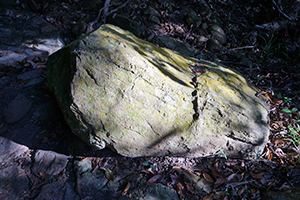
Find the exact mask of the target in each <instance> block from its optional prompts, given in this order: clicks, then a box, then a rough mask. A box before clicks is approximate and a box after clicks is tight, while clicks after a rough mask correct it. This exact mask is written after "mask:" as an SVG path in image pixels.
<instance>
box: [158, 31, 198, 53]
mask: <svg viewBox="0 0 300 200" xmlns="http://www.w3.org/2000/svg"><path fill="white" fill-rule="evenodd" d="M153 42H154V43H156V44H158V45H159V46H160V47H167V48H169V49H172V50H175V51H177V52H179V53H180V54H182V55H185V56H191V55H194V53H195V52H196V50H195V49H194V48H193V47H192V46H190V45H188V44H184V43H183V42H181V41H179V40H177V39H174V38H172V37H169V36H165V35H162V36H160V35H156V36H155V37H154V39H153Z"/></svg>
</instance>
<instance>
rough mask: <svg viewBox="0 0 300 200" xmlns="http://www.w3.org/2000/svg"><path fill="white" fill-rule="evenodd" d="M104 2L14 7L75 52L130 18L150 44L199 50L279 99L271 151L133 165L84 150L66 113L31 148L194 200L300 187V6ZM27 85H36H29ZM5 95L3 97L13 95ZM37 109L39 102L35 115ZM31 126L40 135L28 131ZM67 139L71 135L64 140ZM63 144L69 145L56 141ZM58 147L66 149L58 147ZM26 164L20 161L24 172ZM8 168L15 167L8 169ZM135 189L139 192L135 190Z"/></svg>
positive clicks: (10, 71)
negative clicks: (187, 176)
mask: <svg viewBox="0 0 300 200" xmlns="http://www.w3.org/2000/svg"><path fill="white" fill-rule="evenodd" d="M28 2H31V3H28ZM90 2H92V3H90ZM106 2H108V1H106ZM98 3H99V4H98ZM104 3H105V1H86V2H84V1H79V0H66V1H59V0H57V1H41V0H36V1H33V0H30V1H27V3H26V2H22V1H21V2H20V3H19V4H18V5H14V9H19V10H29V11H30V12H34V13H35V14H36V15H37V16H39V17H41V18H43V19H45V21H47V22H48V23H49V24H51V25H52V26H54V27H56V28H57V29H58V30H59V34H60V36H61V38H62V39H63V41H64V43H65V44H68V43H70V42H72V41H74V40H75V39H77V38H78V37H80V36H83V35H84V34H86V33H88V32H90V31H92V30H94V29H96V28H97V27H99V26H100V25H101V24H102V23H103V22H106V21H110V20H111V21H113V19H109V17H111V16H119V17H120V16H121V18H122V17H123V18H122V19H124V18H126V20H127V22H128V20H129V22H133V21H134V22H136V23H137V24H138V25H139V27H138V28H137V29H135V30H133V32H135V33H136V35H138V36H139V37H140V38H142V39H145V40H147V41H150V42H154V43H156V44H157V45H159V46H165V47H168V48H171V49H173V50H178V49H179V48H180V47H181V46H185V47H186V48H187V49H189V51H185V53H186V54H188V55H189V56H193V57H197V58H199V59H206V60H209V61H214V62H219V63H220V64H223V65H226V66H229V67H230V68H233V69H235V70H237V71H238V72H240V73H241V74H243V75H244V76H245V77H246V78H247V79H248V81H249V82H251V83H252V84H253V85H255V86H256V87H257V88H258V89H259V90H260V93H259V94H258V95H264V96H266V97H267V98H268V99H269V101H270V137H269V138H270V139H269V142H268V144H267V146H266V147H265V149H263V150H257V152H256V155H257V156H256V157H257V158H256V159H255V160H243V159H232V158H231V159H230V158H227V156H226V155H222V156H221V157H220V156H219V157H210V158H198V159H196V158H194V159H190V158H179V157H176V158H172V157H163V158H160V157H149V158H134V159H131V158H123V157H120V156H118V155H114V154H113V153H112V152H109V151H104V152H103V151H102V152H95V151H94V150H92V149H90V148H89V147H87V146H86V145H84V144H80V145H78V143H79V140H78V139H77V138H74V136H70V135H72V134H71V133H70V130H69V129H68V127H67V126H66V124H65V123H64V122H63V117H62V114H60V113H59V111H57V110H56V113H59V114H54V115H55V116H53V115H51V117H52V118H51V122H44V119H41V121H42V122H44V123H48V124H47V127H46V129H47V130H49V129H52V130H51V131H45V132H41V133H39V134H40V137H38V138H37V140H38V141H35V143H34V144H33V145H32V146H33V147H31V146H30V145H28V147H29V148H32V149H35V150H36V149H37V148H40V147H41V146H42V147H43V148H42V149H51V150H55V151H59V152H60V153H63V154H65V155H72V159H73V161H72V162H73V164H74V163H75V165H76V162H77V163H79V162H82V163H84V162H86V160H89V161H88V162H89V163H91V165H92V171H93V172H94V171H95V170H96V171H97V170H99V171H101V170H102V172H103V174H104V175H105V178H106V179H108V180H110V181H111V180H112V179H114V178H113V177H114V176H117V174H118V173H119V174H120V173H122V171H124V170H125V171H126V170H127V169H130V170H131V171H136V172H137V173H139V174H142V175H143V177H144V178H145V179H146V185H151V184H153V183H162V184H163V185H166V186H168V187H169V188H173V189H174V190H175V191H176V192H177V195H178V197H179V198H180V199H190V198H191V196H195V195H196V196H198V197H199V198H200V197H201V198H203V199H259V198H261V196H262V194H263V193H266V192H268V191H274V190H275V191H276V190H279V191H285V190H290V189H293V188H295V187H298V186H299V184H300V167H299V166H300V149H299V148H300V135H299V134H300V78H299V77H300V49H299V46H300V36H299V34H298V33H299V31H300V22H299V20H298V15H299V14H298V13H299V9H300V5H298V4H299V3H298V4H297V3H296V1H295V2H294V1H292V2H291V1H289V2H288V1H281V2H280V4H279V3H276V1H270V0H265V1H255V0H254V1H250V0H249V1H242V2H241V1H237V0H228V1H225V0H224V1H221V0H211V1H204V0H203V1H201V0H199V1H175V0H163V1H161V0H154V1H140V0H129V1H124V0H123V1H112V2H111V3H110V6H108V7H105V6H104ZM101 8H103V9H101ZM100 11H101V12H100ZM5 12H6V13H5V14H3V13H2V15H5V19H9V20H10V18H13V16H12V15H10V14H9V12H8V9H7V10H6V11H5ZM105 14H106V15H107V16H106V15H105ZM12 21H13V20H12ZM122 28H123V27H122ZM131 31H132V30H131ZM157 36H164V37H166V36H167V37H168V39H169V40H172V41H174V40H176V41H177V42H179V43H176V44H178V45H175V46H172V45H171V46H170V45H168V44H167V43H166V42H163V41H162V40H159V39H158V38H159V37H157ZM178 51H180V50H178ZM2 56H3V55H2ZM46 60H47V58H45V57H39V58H37V57H36V58H34V59H31V60H28V59H27V60H24V62H19V63H18V64H15V65H12V66H9V67H7V68H5V70H1V76H2V77H4V76H6V77H12V76H13V75H19V74H20V73H21V72H20V71H19V70H16V69H23V68H24V67H27V69H29V68H34V65H33V64H32V63H34V64H36V65H37V66H39V65H40V66H42V65H43V66H44V64H45V61H46ZM41 63H42V64H41ZM41 68H43V67H41ZM28 71H30V70H28ZM23 72H24V71H22V73H23ZM26 83H28V82H26V81H25V82H23V83H22V84H26ZM0 91H1V92H2V93H3V91H4V90H2V89H1V90H0ZM41 92H42V93H44V97H43V98H45V99H46V100H45V99H43V100H41V101H51V102H54V101H55V100H54V99H53V97H51V94H50V93H49V91H48V89H47V87H46V85H43V86H42V89H41V88H40V89H39V90H38V91H37V93H41ZM1 95H2V94H1ZM20 98H21V99H22V98H23V97H19V99H20ZM22 101H24V99H22ZM30 101H32V100H30ZM34 103H35V102H32V103H31V106H32V107H33V105H34ZM12 106H13V105H12ZM56 107H57V105H56ZM52 112H53V111H52ZM12 120H13V119H12ZM42 122H40V123H42ZM10 128H12V126H11V127H10V125H6V124H5V122H3V123H2V124H0V133H1V135H3V134H4V135H5V134H7V133H6V131H7V130H10ZM30 128H32V127H27V129H30ZM62 133H64V134H65V136H61V134H62ZM8 138H10V137H8ZM56 140H57V141H59V142H56V143H55V142H53V141H56ZM74 141H75V142H74ZM54 143H55V145H56V147H53V146H51V145H52V144H54ZM58 146H59V147H58ZM62 146H63V147H62ZM57 149H59V150H57ZM35 154H36V152H35ZM26 162H27V161H26V160H18V163H19V164H20V165H22V166H23V165H24V166H25V165H26ZM28 162H29V161H28ZM32 162H33V164H32V166H31V167H33V168H32V169H34V166H35V164H34V161H32ZM0 167H5V164H1V166H0ZM81 167H82V166H81ZM75 168H76V167H75ZM79 168H80V167H78V168H77V170H79ZM5 169H6V168H5ZM80 169H81V168H80ZM39 170H40V169H36V170H35V171H36V176H39V179H40V180H43V181H45V180H47V179H48V176H49V175H46V174H45V173H44V172H41V171H39ZM75 170H76V169H75ZM179 170H184V172H183V171H179ZM185 172H189V173H191V174H194V175H196V176H198V177H202V178H203V179H204V180H205V181H206V182H207V183H208V184H210V186H211V189H207V190H205V192H203V193H201V194H200V193H197V192H195V191H198V190H197V188H195V185H194V184H192V183H189V182H188V181H185V180H183V178H182V173H185ZM55 176H58V177H59V176H61V175H60V174H56V175H55ZM55 178H57V177H55ZM35 179H36V178H32V177H31V178H30V180H31V185H32V187H31V188H30V190H31V193H30V195H31V197H33V196H34V197H37V196H40V195H39V194H36V193H35V191H36V190H37V189H36V188H39V192H40V191H41V188H42V185H45V184H46V183H44V184H40V185H39V186H38V183H40V182H39V181H36V180H35ZM77 181H79V178H78V180H77ZM34 182H35V183H34ZM79 182H80V181H79ZM128 183H129V186H128ZM122 184H123V185H122ZM122 184H121V186H122V187H123V188H124V189H122V190H121V193H123V196H125V194H126V195H129V194H130V193H131V192H132V191H131V188H132V186H131V187H130V181H126V182H124V183H122ZM124 184H125V185H124ZM131 184H132V185H133V183H132V182H131ZM78 185H80V183H78V182H77V190H79V189H78ZM5 187H6V189H8V188H9V187H10V186H9V185H8V184H7V185H5ZM0 195H1V194H0ZM72 195H73V194H72ZM74 195H76V194H74ZM77 195H79V196H81V195H80V192H78V191H77ZM276 195H277V194H276ZM298 195H299V194H298Z"/></svg>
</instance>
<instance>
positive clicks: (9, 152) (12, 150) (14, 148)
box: [0, 137, 29, 165]
mask: <svg viewBox="0 0 300 200" xmlns="http://www.w3.org/2000/svg"><path fill="white" fill-rule="evenodd" d="M28 150H29V148H28V147H26V146H24V145H20V144H17V143H15V142H13V141H11V140H9V139H7V138H3V137H0V165H4V163H5V162H9V161H10V160H11V159H15V158H17V157H19V156H20V155H22V154H24V153H25V152H27V151H28Z"/></svg>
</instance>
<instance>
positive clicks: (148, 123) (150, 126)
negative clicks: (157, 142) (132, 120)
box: [146, 120, 159, 136]
mask: <svg viewBox="0 0 300 200" xmlns="http://www.w3.org/2000/svg"><path fill="white" fill-rule="evenodd" d="M146 122H147V124H148V125H149V126H150V128H151V130H152V131H153V132H154V133H155V134H156V135H158V136H159V134H158V133H157V132H156V131H155V130H154V128H153V126H152V125H151V124H150V123H149V122H148V121H147V120H146Z"/></svg>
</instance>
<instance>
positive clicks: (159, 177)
mask: <svg viewBox="0 0 300 200" xmlns="http://www.w3.org/2000/svg"><path fill="white" fill-rule="evenodd" d="M161 179H162V175H161V174H157V175H155V176H153V177H152V178H150V179H149V180H148V181H147V183H146V184H147V185H150V184H151V183H155V182H159V181H161Z"/></svg>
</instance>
